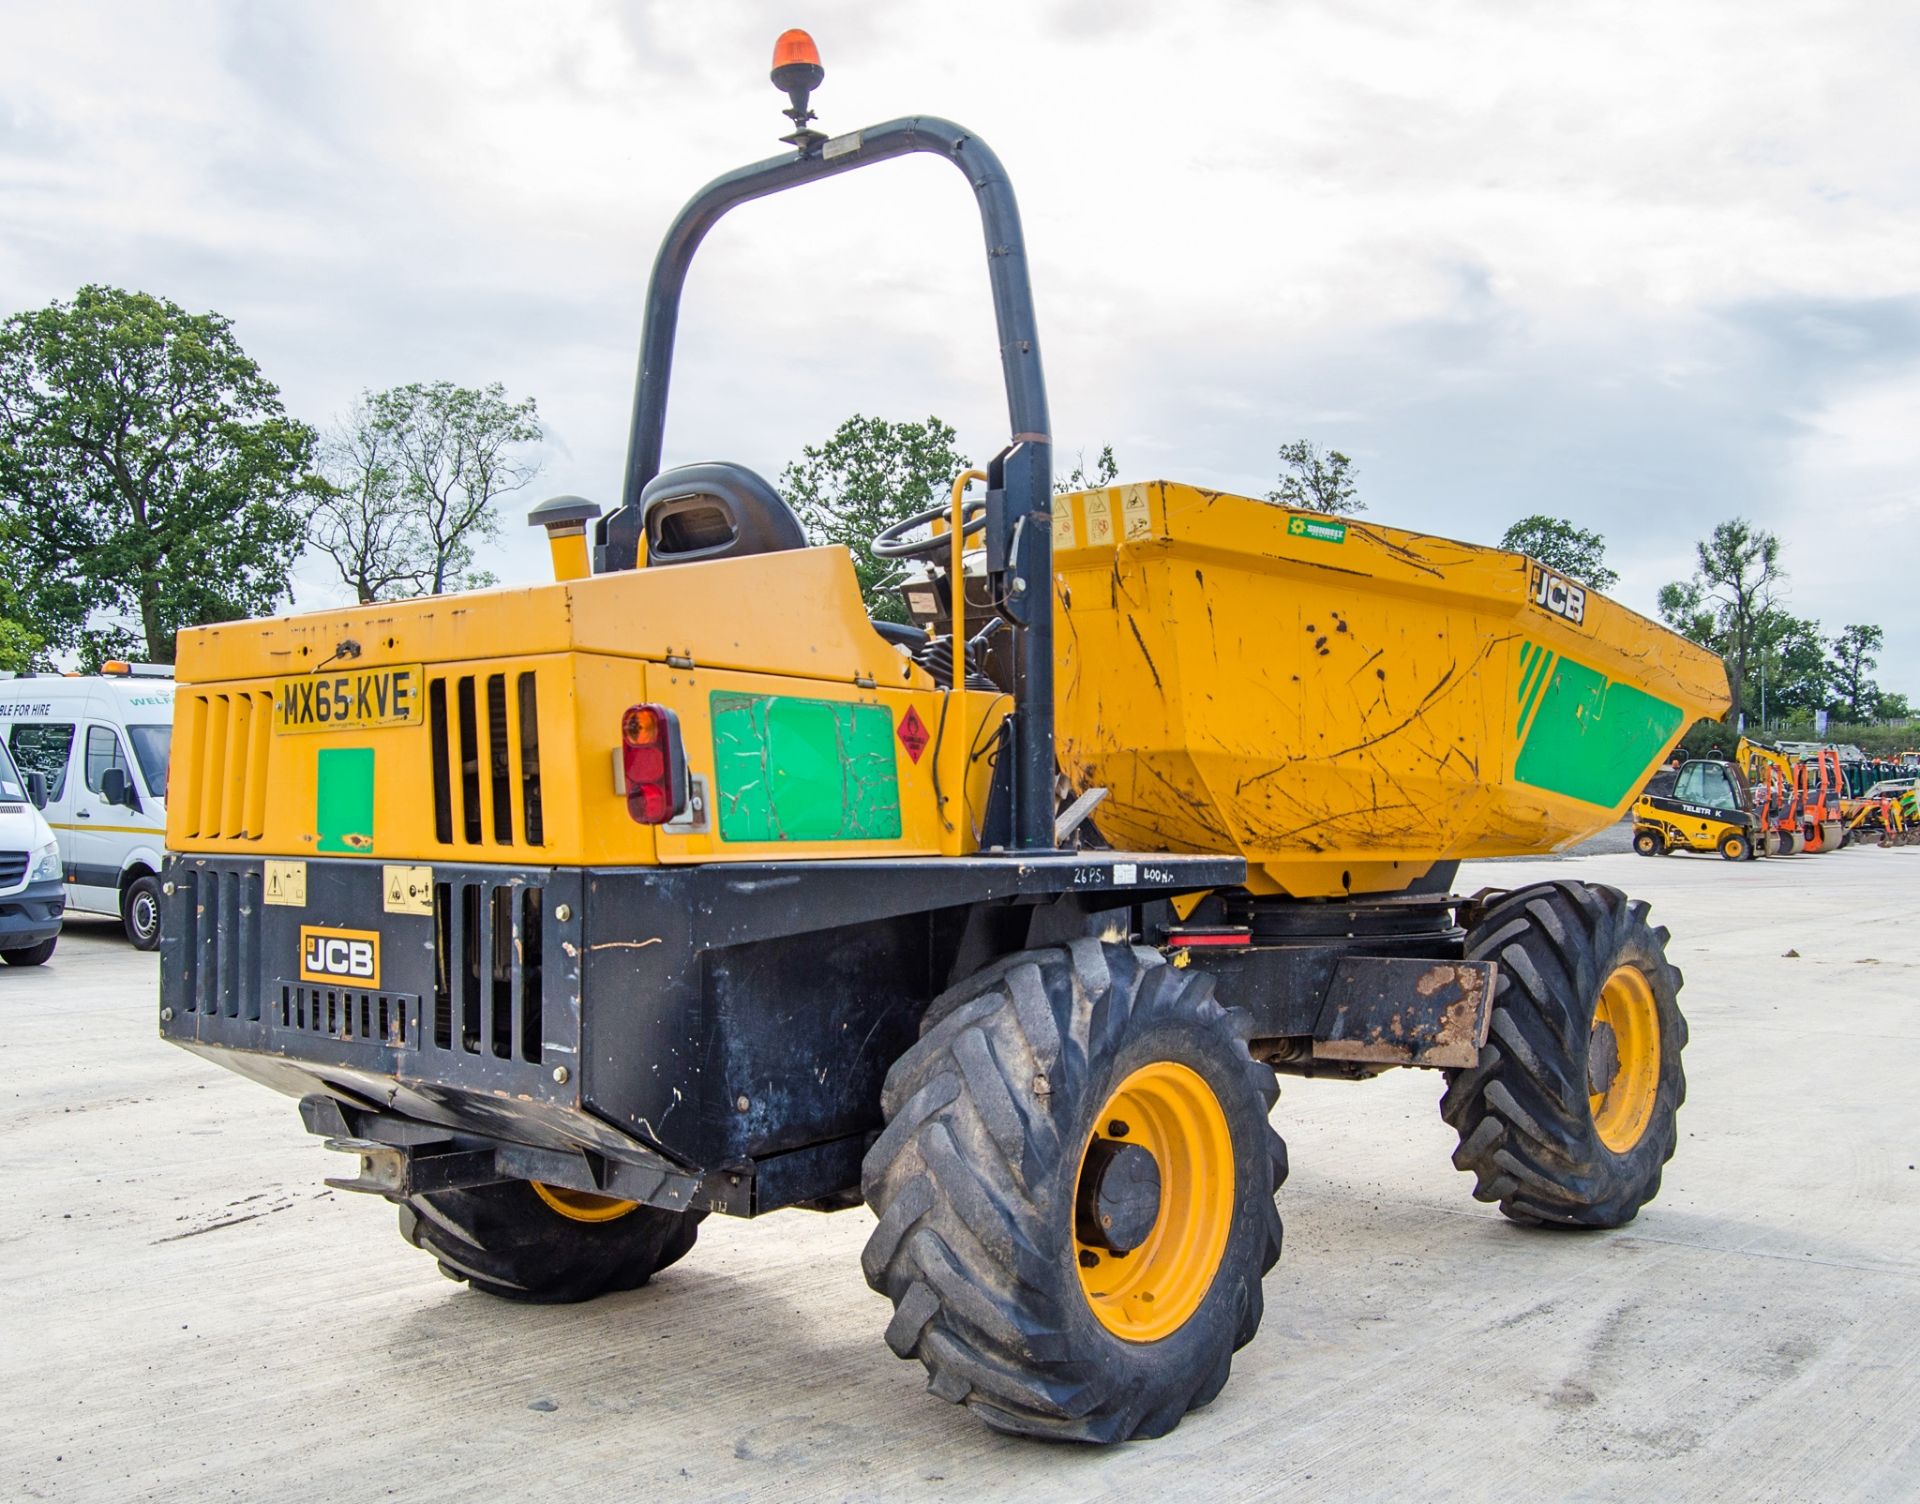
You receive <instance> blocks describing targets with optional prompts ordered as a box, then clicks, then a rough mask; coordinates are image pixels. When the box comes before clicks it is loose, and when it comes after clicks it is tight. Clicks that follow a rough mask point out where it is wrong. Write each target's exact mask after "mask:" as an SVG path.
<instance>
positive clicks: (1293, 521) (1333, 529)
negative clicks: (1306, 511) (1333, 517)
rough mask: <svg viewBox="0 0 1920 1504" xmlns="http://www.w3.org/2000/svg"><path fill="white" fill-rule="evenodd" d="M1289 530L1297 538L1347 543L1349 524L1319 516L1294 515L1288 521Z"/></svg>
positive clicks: (1320, 541) (1317, 541)
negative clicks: (1329, 520)
mask: <svg viewBox="0 0 1920 1504" xmlns="http://www.w3.org/2000/svg"><path fill="white" fill-rule="evenodd" d="M1287 531H1288V532H1289V533H1290V534H1292V535H1293V536H1294V537H1296V538H1311V539H1313V540H1314V541H1315V542H1316V543H1345V542H1346V541H1347V525H1346V523H1344V522H1328V521H1326V520H1324V519H1323V518H1319V517H1294V518H1290V519H1289V520H1288V522H1287Z"/></svg>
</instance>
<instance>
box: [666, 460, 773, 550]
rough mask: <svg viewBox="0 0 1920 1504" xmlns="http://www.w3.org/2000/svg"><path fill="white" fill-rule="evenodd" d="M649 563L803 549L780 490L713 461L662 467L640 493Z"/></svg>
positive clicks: (741, 469)
mask: <svg viewBox="0 0 1920 1504" xmlns="http://www.w3.org/2000/svg"><path fill="white" fill-rule="evenodd" d="M640 525H641V527H642V528H644V529H645V530H646V535H647V567H648V568H652V567H653V566H655V565H658V564H691V563H694V562H695V561H697V560H703V559H739V558H745V557H746V556H747V555H749V554H771V553H779V552H781V551H782V550H785V549H789V548H805V547H806V546H807V535H806V533H805V532H804V531H803V530H802V528H801V526H800V519H799V518H798V517H796V516H794V515H793V508H791V507H790V506H788V505H787V504H786V502H785V501H783V500H782V499H781V497H780V493H779V492H778V491H776V490H774V489H773V487H772V486H770V485H768V484H767V482H766V481H765V480H763V479H762V478H761V477H760V476H758V475H755V474H754V473H753V471H751V470H749V469H748V468H747V467H746V466H745V465H732V464H726V463H724V462H722V461H718V460H709V461H706V462H703V463H701V464H697V465H679V466H676V467H675V468H674V469H672V470H663V471H661V472H660V474H658V475H656V476H654V478H653V479H652V480H650V481H648V482H647V484H646V487H645V489H644V490H642V491H641V493H640Z"/></svg>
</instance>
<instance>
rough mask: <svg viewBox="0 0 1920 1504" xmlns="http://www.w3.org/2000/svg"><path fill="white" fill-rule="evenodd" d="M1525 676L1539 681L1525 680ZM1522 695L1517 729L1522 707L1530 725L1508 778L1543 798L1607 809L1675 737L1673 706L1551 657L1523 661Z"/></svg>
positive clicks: (1523, 719) (1676, 718)
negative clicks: (1552, 795)
mask: <svg viewBox="0 0 1920 1504" xmlns="http://www.w3.org/2000/svg"><path fill="white" fill-rule="evenodd" d="M1543 659H1544V660H1547V667H1546V668H1545V669H1544V671H1543V670H1542V669H1541V667H1540V660H1543ZM1528 673H1531V674H1533V675H1535V676H1537V679H1538V680H1539V681H1540V682H1538V683H1534V684H1529V683H1527V682H1526V679H1527V674H1528ZM1522 694H1523V695H1525V696H1527V697H1528V699H1527V700H1525V701H1523V703H1522V706H1521V712H1520V719H1521V724H1522V725H1523V726H1524V725H1525V724H1526V717H1527V713H1528V711H1529V710H1532V712H1533V724H1532V726H1531V727H1528V729H1527V733H1526V736H1527V739H1526V740H1525V741H1524V742H1522V743H1521V745H1520V756H1519V757H1518V758H1517V759H1516V760H1515V762H1514V768H1513V776H1514V777H1515V778H1516V779H1518V780H1519V781H1520V782H1521V783H1530V784H1532V785H1533V786H1534V787H1535V788H1538V789H1546V790H1547V791H1548V792H1550V793H1555V794H1565V795H1566V796H1567V797H1568V798H1570V799H1584V800H1585V801H1586V802H1587V803H1588V804H1599V805H1605V806H1608V807H1612V806H1613V805H1616V804H1618V803H1620V801H1621V800H1623V799H1625V798H1626V797H1627V795H1628V794H1630V793H1632V792H1633V791H1634V790H1635V789H1636V788H1638V787H1639V785H1640V782H1641V780H1642V779H1643V778H1644V777H1645V776H1646V773H1647V770H1648V768H1649V767H1650V766H1651V765H1652V763H1653V760H1654V759H1655V758H1657V757H1658V756H1660V754H1661V753H1662V752H1664V751H1666V749H1667V748H1668V747H1669V746H1670V745H1672V743H1673V739H1674V738H1675V737H1676V736H1678V735H1679V733H1680V723H1681V721H1682V719H1683V718H1684V717H1683V714H1682V712H1681V710H1680V707H1679V706H1678V705H1670V704H1668V703H1667V702H1666V701H1665V700H1662V699H1659V698H1657V697H1655V696H1653V695H1650V694H1648V693H1647V692H1646V691H1645V690H1643V689H1637V688H1635V687H1634V686H1633V685H1631V684H1621V683H1618V682H1616V681H1614V680H1612V679H1609V678H1607V676H1606V675H1605V674H1603V673H1601V672H1599V671H1598V670H1597V669H1591V668H1588V667H1587V666H1586V665H1585V664H1584V663H1575V662H1573V661H1572V660H1571V659H1569V658H1556V657H1554V656H1553V655H1552V654H1551V653H1542V654H1540V655H1538V658H1536V659H1535V660H1534V661H1532V662H1531V663H1529V664H1528V666H1527V670H1526V671H1524V672H1523V674H1522ZM1536 705H1537V707H1538V708H1537V709H1535V708H1534V707H1535V706H1536Z"/></svg>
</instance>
